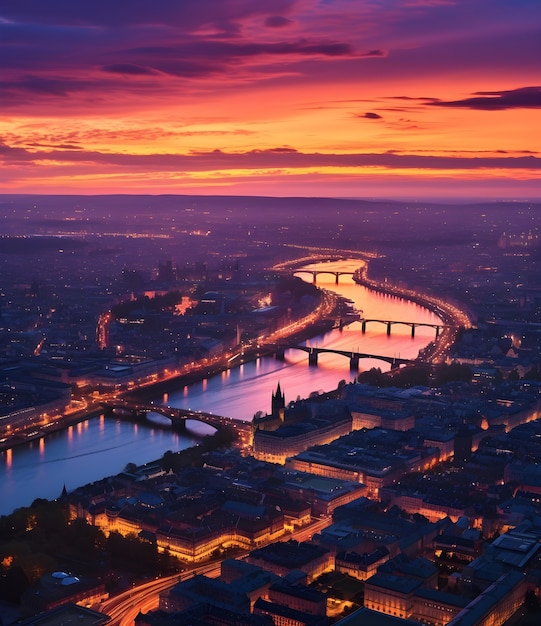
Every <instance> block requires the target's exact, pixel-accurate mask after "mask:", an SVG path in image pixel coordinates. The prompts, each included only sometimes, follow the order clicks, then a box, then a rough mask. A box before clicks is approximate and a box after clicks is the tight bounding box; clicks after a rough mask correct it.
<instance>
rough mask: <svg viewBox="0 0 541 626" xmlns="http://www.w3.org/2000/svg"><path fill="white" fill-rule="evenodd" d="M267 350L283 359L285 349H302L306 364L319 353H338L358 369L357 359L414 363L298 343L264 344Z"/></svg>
mask: <svg viewBox="0 0 541 626" xmlns="http://www.w3.org/2000/svg"><path fill="white" fill-rule="evenodd" d="M265 347H266V348H268V349H269V350H272V352H273V353H274V356H275V357H276V358H277V359H278V360H279V361H283V359H284V354H285V351H286V350H302V351H303V352H306V353H308V364H309V365H317V361H318V356H319V355H320V354H325V353H329V354H339V355H341V356H345V357H346V358H348V359H349V367H350V369H351V370H358V369H359V361H360V360H361V359H379V360H380V361H385V362H387V363H390V365H391V369H396V368H397V367H400V366H401V365H409V364H412V363H415V361H414V360H412V359H401V358H400V357H394V356H385V355H381V354H368V353H366V352H355V351H354V350H333V349H332V348H314V347H311V346H298V345H282V344H280V345H268V346H265Z"/></svg>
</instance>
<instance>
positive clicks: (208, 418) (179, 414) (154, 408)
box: [100, 398, 251, 432]
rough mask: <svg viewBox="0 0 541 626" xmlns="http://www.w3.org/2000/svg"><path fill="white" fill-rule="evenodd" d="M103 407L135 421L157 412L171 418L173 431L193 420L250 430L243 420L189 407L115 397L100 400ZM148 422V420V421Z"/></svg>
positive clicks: (216, 427) (210, 424)
mask: <svg viewBox="0 0 541 626" xmlns="http://www.w3.org/2000/svg"><path fill="white" fill-rule="evenodd" d="M100 404H101V406H102V407H103V408H104V409H109V410H111V411H115V412H117V413H118V414H119V415H122V414H125V415H127V416H129V417H131V418H132V419H135V420H137V421H148V420H147V415H148V413H159V414H160V415H165V417H167V418H169V419H170V420H171V427H172V429H173V430H174V431H177V432H183V431H185V430H186V422H187V421H188V420H195V421H197V422H202V423H203V424H208V425H209V426H212V427H213V428H215V429H216V430H219V429H220V428H234V429H235V430H238V431H241V430H244V429H248V430H250V431H251V423H250V422H246V421H244V420H236V419H233V418H231V417H224V416H222V415H213V414H212V413H205V412H203V411H191V410H190V409H178V408H174V407H170V406H161V405H155V404H145V403H144V402H137V401H135V400H126V399H120V398H119V399H117V400H112V401H110V402H100ZM148 423H150V422H148Z"/></svg>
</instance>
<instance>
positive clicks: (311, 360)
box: [308, 351, 317, 365]
mask: <svg viewBox="0 0 541 626" xmlns="http://www.w3.org/2000/svg"><path fill="white" fill-rule="evenodd" d="M308 365H317V352H314V351H312V352H309V353H308Z"/></svg>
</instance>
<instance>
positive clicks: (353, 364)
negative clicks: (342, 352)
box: [349, 355, 359, 372]
mask: <svg viewBox="0 0 541 626" xmlns="http://www.w3.org/2000/svg"><path fill="white" fill-rule="evenodd" d="M349 369H350V370H351V371H352V372H358V371H359V357H358V356H355V355H353V356H352V357H351V358H350V359H349Z"/></svg>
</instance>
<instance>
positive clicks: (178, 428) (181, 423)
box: [171, 417, 186, 433]
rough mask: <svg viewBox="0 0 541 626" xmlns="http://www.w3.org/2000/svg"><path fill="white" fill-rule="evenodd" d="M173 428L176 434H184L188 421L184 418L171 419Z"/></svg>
mask: <svg viewBox="0 0 541 626" xmlns="http://www.w3.org/2000/svg"><path fill="white" fill-rule="evenodd" d="M171 428H172V430H173V432H175V433H183V432H185V431H186V420H185V419H183V418H182V417H176V418H174V419H173V418H171Z"/></svg>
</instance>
